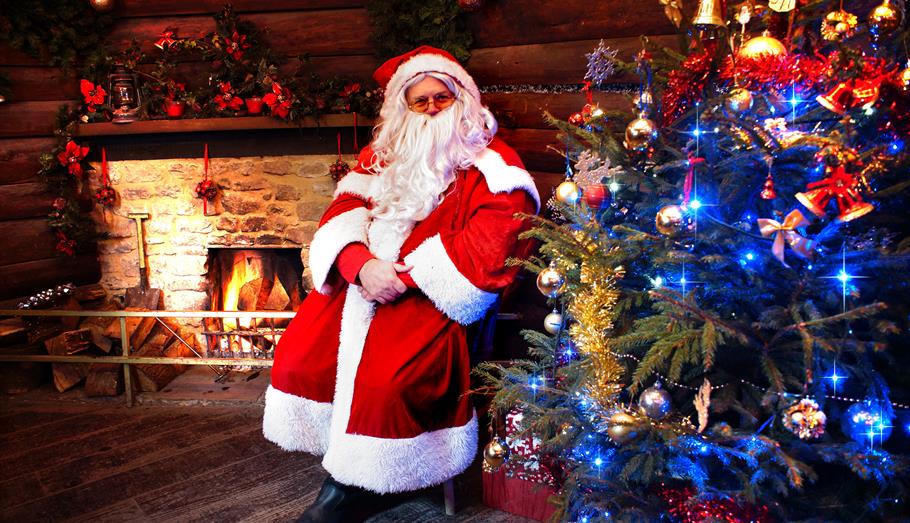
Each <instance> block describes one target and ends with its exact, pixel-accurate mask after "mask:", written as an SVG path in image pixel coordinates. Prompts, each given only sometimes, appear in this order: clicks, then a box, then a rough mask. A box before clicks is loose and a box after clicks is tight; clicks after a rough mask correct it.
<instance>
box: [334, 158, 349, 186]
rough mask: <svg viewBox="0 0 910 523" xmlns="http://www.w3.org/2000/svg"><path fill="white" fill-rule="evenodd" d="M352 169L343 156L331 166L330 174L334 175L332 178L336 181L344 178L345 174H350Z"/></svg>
mask: <svg viewBox="0 0 910 523" xmlns="http://www.w3.org/2000/svg"><path fill="white" fill-rule="evenodd" d="M350 170H351V166H350V165H348V164H347V162H345V161H344V160H342V159H341V158H338V159H337V160H335V163H333V164H332V165H330V166H329V175H331V176H332V179H333V180H335V181H336V182H337V181H338V180H341V179H342V178H344V175H346V174H348V172H349V171H350Z"/></svg>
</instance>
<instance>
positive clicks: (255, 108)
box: [244, 96, 263, 114]
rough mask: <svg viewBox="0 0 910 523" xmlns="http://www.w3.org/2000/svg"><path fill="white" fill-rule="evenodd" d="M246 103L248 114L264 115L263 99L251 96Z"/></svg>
mask: <svg viewBox="0 0 910 523" xmlns="http://www.w3.org/2000/svg"><path fill="white" fill-rule="evenodd" d="M244 103H246V112H247V114H262V105H263V103H262V98H261V97H259V96H251V97H249V98H247V99H246V100H244Z"/></svg>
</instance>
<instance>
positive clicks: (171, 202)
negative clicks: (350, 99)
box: [91, 154, 353, 325]
mask: <svg viewBox="0 0 910 523" xmlns="http://www.w3.org/2000/svg"><path fill="white" fill-rule="evenodd" d="M336 158H337V156H336V155H326V154H318V155H287V156H260V157H255V156H246V157H235V158H212V159H211V160H210V168H209V173H210V176H211V177H212V178H213V179H214V180H215V182H216V183H217V184H218V185H219V187H220V190H219V191H220V194H219V197H218V199H217V200H216V201H215V202H214V203H209V205H208V214H207V215H205V214H204V213H203V205H202V201H201V200H199V199H198V198H196V197H195V193H194V190H195V187H196V184H197V183H199V181H200V180H201V179H202V175H203V160H202V158H201V157H200V158H198V159H184V158H180V159H154V160H125V161H109V162H108V167H109V172H110V177H111V184H112V185H113V186H114V187H115V188H116V189H117V192H118V193H119V196H120V201H118V203H117V206H115V207H114V209H113V210H104V211H101V210H100V209H99V208H98V207H97V206H96V208H95V210H94V211H93V213H92V216H93V219H94V220H95V221H96V223H97V225H98V228H99V230H100V231H104V232H107V233H108V235H109V238H108V239H105V240H100V241H99V242H98V252H99V259H100V265H101V272H102V277H101V281H100V284H101V285H102V286H103V287H104V288H105V289H106V290H107V292H108V294H109V295H112V296H122V295H123V294H124V293H125V290H126V289H127V288H129V287H133V286H137V285H139V267H138V261H139V259H138V251H137V239H136V226H135V222H134V221H133V220H131V219H130V218H128V215H129V213H134V212H139V213H142V212H147V213H149V215H150V217H149V219H148V220H147V221H146V222H145V227H144V229H145V247H146V255H147V264H148V268H149V269H148V270H149V283H150V285H151V287H153V288H158V289H161V290H162V291H163V295H164V304H163V306H164V308H165V309H167V310H209V309H210V303H209V289H208V280H207V277H206V276H207V267H206V261H207V255H208V248H209V247H234V248H236V247H242V248H256V247H270V248H282V247H296V248H300V249H302V251H301V258H302V261H303V263H304V275H303V276H304V277H303V281H304V288H305V289H306V290H309V289H310V288H312V284H311V282H310V278H309V271H308V269H307V267H306V265H307V264H306V261H307V257H308V248H309V244H310V241H311V240H312V238H313V234H314V233H315V231H316V226H317V223H318V220H319V217H320V216H321V215H322V212H323V211H324V210H325V208H326V206H327V205H328V204H329V202H330V201H331V197H332V192H333V191H334V188H335V183H334V182H333V180H332V179H331V177H330V176H329V165H330V164H331V163H332V162H334V161H335V160H336ZM345 159H346V160H348V161H349V163H351V164H353V158H352V157H345ZM95 167H96V168H97V169H99V171H98V172H100V166H99V165H95ZM92 182H93V184H94V185H93V186H92V187H91V189H92V192H94V190H95V189H96V188H97V178H93V179H92ZM190 324H195V325H200V323H199V322H190Z"/></svg>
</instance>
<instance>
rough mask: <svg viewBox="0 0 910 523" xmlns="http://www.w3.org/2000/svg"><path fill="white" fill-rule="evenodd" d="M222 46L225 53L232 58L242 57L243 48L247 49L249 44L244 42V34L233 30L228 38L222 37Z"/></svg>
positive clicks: (238, 58)
mask: <svg viewBox="0 0 910 523" xmlns="http://www.w3.org/2000/svg"><path fill="white" fill-rule="evenodd" d="M224 48H225V50H226V51H227V54H229V55H231V58H233V59H234V60H240V59H241V58H243V50H244V49H249V48H250V44H248V43H246V35H242V34H239V33H238V32H237V31H234V34H232V35H231V37H230V38H225V39H224Z"/></svg>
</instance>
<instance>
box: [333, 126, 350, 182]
mask: <svg viewBox="0 0 910 523" xmlns="http://www.w3.org/2000/svg"><path fill="white" fill-rule="evenodd" d="M350 171H351V166H350V165H348V162H346V161H344V159H343V158H342V157H341V132H340V131H339V132H338V158H337V159H336V160H335V162H334V163H332V165H330V166H329V176H331V177H332V180H334V181H335V183H338V181H340V180H341V179H342V178H344V175H346V174H348V172H350Z"/></svg>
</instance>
